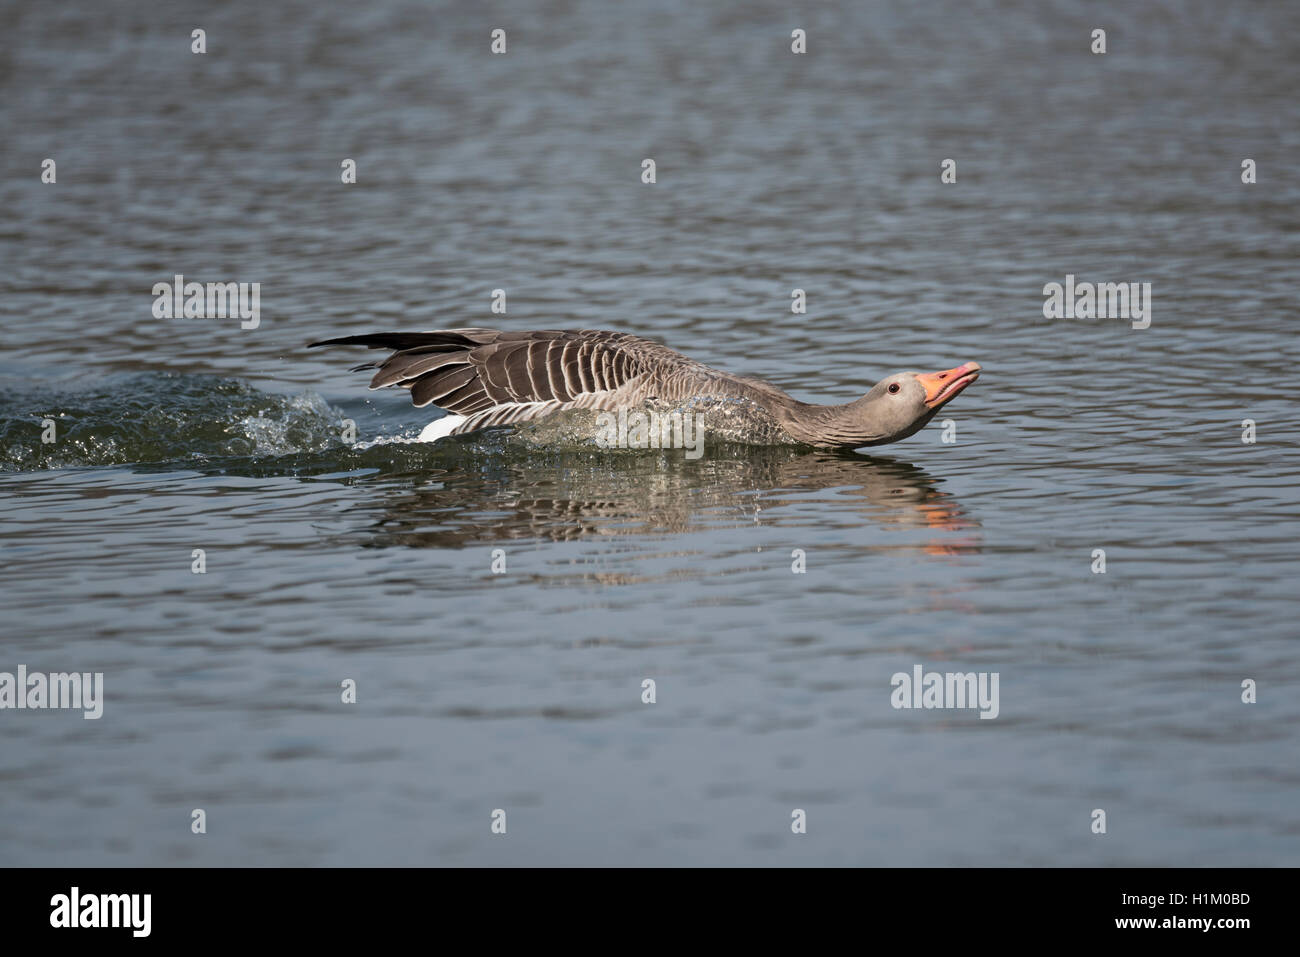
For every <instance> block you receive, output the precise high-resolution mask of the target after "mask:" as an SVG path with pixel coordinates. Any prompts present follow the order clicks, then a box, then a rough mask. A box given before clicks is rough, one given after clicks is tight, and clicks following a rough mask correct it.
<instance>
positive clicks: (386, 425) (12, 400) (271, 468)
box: [0, 373, 734, 474]
mask: <svg viewBox="0 0 1300 957" xmlns="http://www.w3.org/2000/svg"><path fill="white" fill-rule="evenodd" d="M403 398H404V397H403ZM399 408H400V409H401V414H402V417H403V422H402V423H401V425H398V426H396V427H394V425H393V423H391V422H386V421H384V420H383V419H382V418H381V417H379V416H376V415H374V414H372V415H371V417H370V418H369V419H367V420H365V421H363V422H361V423H359V424H355V425H352V422H351V418H350V417H349V415H348V413H347V412H345V411H343V410H342V409H339V408H337V407H335V406H332V405H330V404H329V403H328V402H326V401H325V400H324V399H323V398H322V397H321V396H319V395H317V394H316V393H314V392H312V391H307V392H304V393H302V394H299V395H280V394H276V393H269V392H263V391H261V390H259V389H257V388H255V387H254V386H252V385H251V384H249V383H247V382H245V381H243V380H240V379H233V378H222V377H216V376H202V375H177V374H171V373H138V374H131V375H119V376H110V377H106V378H104V379H102V380H99V381H97V382H95V383H92V384H90V385H81V384H79V385H77V386H76V387H61V386H51V385H42V386H32V385H30V384H28V383H23V384H21V385H8V384H0V472H35V471H44V470H52V469H67V468H86V467H96V466H131V467H136V468H147V469H149V470H156V469H167V468H174V469H193V470H198V471H212V470H216V471H229V472H235V473H245V474H304V473H310V474H319V473H336V472H348V471H362V472H365V471H376V470H377V471H382V472H391V471H394V470H397V471H401V470H408V469H409V470H419V469H429V468H446V467H454V466H457V465H459V466H461V467H463V466H464V465H465V464H466V463H467V462H470V461H473V462H476V463H479V464H484V463H488V462H491V461H493V460H499V459H500V458H501V457H502V456H513V455H526V456H533V457H535V456H536V455H538V454H541V453H563V454H573V453H585V454H586V455H588V456H608V455H619V454H623V455H626V454H660V455H662V454H665V452H663V451H661V450H659V449H650V450H648V453H647V450H642V449H635V448H633V449H626V448H624V449H617V448H614V449H604V448H600V447H598V445H597V442H596V436H597V434H598V433H599V431H600V426H599V422H598V418H597V414H596V413H593V412H589V411H576V412H572V413H569V412H566V413H560V414H557V415H552V416H548V417H547V418H545V419H541V420H538V421H536V422H530V423H526V424H523V425H520V426H516V427H512V428H494V429H487V430H483V431H480V432H476V433H472V434H470V435H460V436H451V437H449V438H443V439H440V440H439V441H437V442H432V443H431V442H422V441H420V433H421V431H422V427H424V426H425V424H426V423H427V422H428V418H427V416H426V414H425V413H426V410H415V409H411V408H410V406H407V405H401V406H399ZM708 414H709V419H710V422H711V423H719V424H720V425H721V426H722V430H721V433H718V432H717V431H716V430H715V431H714V432H713V433H712V434H710V435H709V436H708V438H709V440H710V443H711V444H712V443H713V440H717V441H718V442H721V443H726V442H727V441H728V439H734V436H731V435H730V434H729V433H728V431H727V427H726V423H727V414H728V410H727V409H725V408H721V409H720V408H717V407H714V408H712V409H710V410H709V411H708ZM362 418H363V419H364V416H362ZM413 419H414V420H415V422H418V423H419V424H415V422H412V420H413ZM438 421H441V420H438ZM350 426H351V428H350ZM367 433H369V434H367ZM375 433H379V434H375Z"/></svg>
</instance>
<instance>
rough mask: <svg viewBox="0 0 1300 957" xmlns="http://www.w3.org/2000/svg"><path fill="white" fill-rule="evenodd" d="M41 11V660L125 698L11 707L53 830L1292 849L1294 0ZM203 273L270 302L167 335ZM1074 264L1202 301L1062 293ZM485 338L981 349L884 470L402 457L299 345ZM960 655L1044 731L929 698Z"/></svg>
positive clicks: (792, 362)
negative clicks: (470, 333) (897, 704)
mask: <svg viewBox="0 0 1300 957" xmlns="http://www.w3.org/2000/svg"><path fill="white" fill-rule="evenodd" d="M0 14H2V16H3V21H4V27H3V31H2V33H3V39H0V128H2V129H3V133H4V136H3V139H2V140H0V209H2V210H3V213H2V214H0V292H2V293H3V295H0V330H2V333H0V334H2V336H3V340H2V341H3V349H2V352H0V519H2V524H0V560H2V562H3V565H2V568H3V571H2V573H0V574H2V578H0V608H2V613H0V672H14V671H15V670H16V669H17V667H18V666H19V665H25V666H26V667H27V668H28V669H29V670H30V671H43V672H60V671H78V672H91V673H94V672H102V673H103V675H104V678H103V681H104V711H103V716H102V717H101V718H100V719H98V720H85V719H83V718H82V716H81V713H80V712H78V711H57V710H21V711H20V710H0V863H3V864H13V865H17V864H27V865H31V864H38V865H39V864H74V865H83V864H84V865H112V864H125V865H146V864H195V865H197V864H215V865H234V864H254V865H276V864H309V865H349V864H402V865H414V864H449V865H475V864H488V865H504V864H527V865H534V864H578V865H588V864H615V865H624V864H652V865H668V864H691V865H700V864H739V865H779V864H798V865H811V864H830V865H858V864H872V865H874V864H885V865H973V864H985V865H1059V864H1085V865H1120V864H1156V865H1220V864H1238V865H1287V864H1290V865H1294V864H1296V863H1298V862H1300V801H1298V800H1297V794H1298V791H1300V770H1297V758H1298V757H1300V747H1297V745H1298V743H1300V740H1298V738H1300V735H1298V732H1297V722H1298V720H1300V664H1298V663H1297V651H1300V624H1297V622H1300V601H1297V597H1296V589H1297V581H1298V580H1300V545H1298V544H1297V519H1300V477H1298V472H1300V451H1298V450H1300V417H1298V416H1297V406H1296V401H1295V389H1296V369H1297V367H1298V364H1300V345H1297V336H1296V322H1297V318H1298V311H1297V308H1296V295H1297V289H1298V288H1300V259H1298V256H1297V254H1298V253H1300V230H1298V228H1297V227H1298V225H1300V216H1298V215H1297V210H1300V184H1298V183H1297V178H1296V162H1295V159H1296V156H1298V155H1300V99H1298V98H1297V96H1296V88H1297V82H1296V81H1297V78H1298V74H1300V68H1298V66H1297V64H1298V63H1300V55H1298V54H1300V40H1298V39H1297V38H1300V6H1298V5H1296V4H1294V3H1275V4H1269V3H1258V4H1213V3H1140V4H1138V3H1114V4H1094V5H1088V6H1086V7H1084V6H1081V5H1077V4H1074V3H1070V2H1066V0H1059V2H1049V3H1019V2H989V3H967V2H960V0H952V2H942V3H916V4H896V3H886V2H866V3H842V4H816V5H812V4H805V5H802V6H799V5H790V4H783V3H775V2H754V3H745V4H735V3H721V2H716V3H715V2H655V3H651V2H645V3H629V4H608V3H601V2H597V0H572V2H547V3H523V2H519V3H489V4H469V3H464V4H421V3H400V2H368V3H365V4H356V5H349V6H340V5H336V4H313V3H305V2H298V3H284V4H279V3H275V4H269V3H254V2H247V0H238V2H232V3H226V4H219V5H209V4H189V3H169V4H147V3H90V2H80V3H59V4H41V3H34V2H31V3H8V4H4V5H3V7H0ZM195 28H202V29H204V30H205V31H206V53H203V54H196V53H193V52H191V42H192V41H191V31H192V30H194V29H195ZM495 28H501V29H504V30H505V31H506V38H507V48H506V52H505V53H504V54H503V55H494V54H493V53H492V52H491V51H490V49H489V46H490V42H491V36H490V35H491V31H492V30H493V29H495ZM796 28H798V29H803V30H805V31H806V33H807V44H808V46H807V52H806V53H804V54H795V53H793V52H791V48H790V47H791V42H792V41H791V32H792V30H794V29H796ZM1095 28H1103V29H1105V30H1106V38H1107V51H1106V53H1105V54H1094V53H1092V52H1091V50H1090V46H1091V44H1092V42H1093V41H1092V40H1091V34H1092V31H1093V30H1094V29H1095ZM47 158H50V159H53V160H54V161H55V163H56V167H55V168H56V178H55V182H53V183H46V182H42V162H43V160H45V159H47ZM646 158H653V159H654V160H655V162H656V167H657V181H656V182H655V183H654V184H644V183H642V181H641V173H642V161H643V160H644V159H646ZM345 159H353V160H355V162H356V167H357V181H356V183H355V184H348V185H345V184H343V183H342V182H341V164H342V163H343V161H344V160H345ZM946 159H952V160H954V161H955V163H956V182H952V183H945V182H942V181H941V172H942V169H941V166H942V164H943V162H944V160H946ZM1246 159H1251V160H1253V161H1254V164H1255V170H1256V179H1257V181H1256V182H1254V183H1243V182H1242V173H1243V169H1242V163H1243V161H1244V160H1246ZM175 274H183V275H184V276H185V277H186V278H187V279H193V280H198V281H232V282H259V283H260V284H261V286H260V290H261V292H260V297H261V298H260V310H261V313H260V324H259V325H258V326H257V327H256V328H250V329H243V328H241V326H240V323H239V322H238V321H237V320H231V319H188V320H187V319H158V318H155V317H154V315H153V314H152V307H153V301H154V299H153V295H152V294H151V288H152V286H153V285H154V284H155V283H157V282H164V281H169V280H171V278H172V277H173V276H174V275H175ZM1067 275H1074V276H1076V277H1077V278H1078V280H1079V281H1092V282H1139V283H1150V284H1151V288H1152V301H1151V311H1150V315H1149V318H1150V320H1151V321H1150V326H1149V327H1148V328H1145V329H1136V328H1133V326H1132V324H1131V323H1130V322H1129V321H1126V320H1123V319H1117V318H1107V319H1101V318H1097V319H1089V318H1074V319H1066V318H1061V319H1048V318H1045V317H1044V313H1043V304H1044V295H1043V287H1044V285H1045V284H1047V283H1051V282H1061V283H1064V282H1065V277H1066V276H1067ZM498 288H500V289H504V290H505V292H506V297H507V311H506V313H505V314H499V313H493V312H492V308H491V307H492V291H493V290H494V289H498ZM796 288H799V289H803V290H804V291H805V293H806V296H807V312H806V314H802V315H800V314H794V313H792V312H791V301H792V299H791V297H792V290H794V289H796ZM465 325H479V326H496V327H501V328H507V329H531V328H584V327H585V328H610V329H617V330H623V331H631V332H639V333H642V334H644V335H648V336H652V337H655V338H658V339H660V340H662V341H664V342H666V343H668V344H669V345H672V346H674V347H676V348H678V349H681V350H682V351H685V352H687V353H689V354H690V355H692V356H694V357H695V358H698V359H701V360H703V361H705V362H709V363H711V364H713V365H717V366H719V367H722V368H725V369H728V370H730V371H735V372H743V373H748V374H753V375H758V376H762V377H764V378H767V379H768V380H770V381H772V382H774V383H775V384H777V385H779V386H781V387H783V388H785V389H787V390H789V391H791V392H792V393H793V394H795V395H796V396H797V397H799V398H801V399H804V400H808V401H820V402H841V401H847V400H849V399H853V398H856V397H857V396H858V395H860V394H861V393H862V392H864V391H865V390H866V389H867V388H868V387H869V386H870V384H871V383H873V382H875V381H876V380H877V379H879V378H881V377H882V376H883V375H885V374H887V373H889V372H893V371H897V370H904V369H919V370H933V369H945V368H949V367H951V366H955V365H957V364H958V363H960V362H964V361H967V360H976V361H979V362H980V363H982V364H983V366H984V368H985V370H986V371H985V373H984V376H983V378H982V379H981V380H980V381H979V382H978V383H977V384H976V385H975V386H973V387H971V388H970V389H969V390H967V391H966V392H965V393H964V394H963V395H961V396H960V397H959V398H958V399H957V400H956V401H955V402H953V403H952V404H951V405H950V406H948V407H947V408H946V409H945V410H944V412H943V413H942V415H941V416H940V418H938V419H936V420H935V421H934V422H933V423H932V424H931V425H930V426H929V427H928V428H926V429H925V430H924V431H922V432H921V433H919V434H917V435H916V436H914V437H912V438H910V439H908V440H906V441H904V442H901V443H899V444H896V445H890V446H884V447H879V448H875V449H871V450H869V451H870V452H871V453H872V454H871V455H869V456H868V455H865V454H854V453H846V454H837V453H827V452H806V451H799V450H792V449H777V448H743V447H726V446H722V445H714V446H711V447H710V446H708V445H706V453H705V454H704V455H703V457H701V458H700V459H698V460H688V459H687V458H685V456H684V455H683V454H682V453H681V452H680V451H667V452H653V451H652V452H645V453H631V452H624V453H614V452H605V451H601V450H598V449H595V448H586V447H572V446H570V447H561V448H538V447H536V444H535V443H534V444H530V443H528V442H525V441H522V440H521V437H519V436H510V435H496V434H494V435H488V436H482V437H477V438H469V439H463V440H457V441H452V442H448V443H441V444H439V445H437V446H429V445H420V444H412V443H409V442H402V441H395V440H400V439H404V438H406V439H409V438H410V437H412V436H414V435H415V434H417V433H418V431H419V429H420V428H421V427H422V426H423V425H424V424H425V423H426V422H427V421H428V420H429V419H430V418H431V411H430V410H417V409H413V408H412V407H411V406H410V403H409V400H408V397H407V395H406V393H404V392H400V391H396V390H389V391H385V392H375V393H370V392H367V391H366V389H365V385H366V382H367V378H366V375H365V374H364V373H349V372H348V371H347V370H348V367H349V366H350V365H352V364H353V363H355V362H360V361H365V360H366V359H368V358H373V355H370V354H366V353H365V352H364V351H361V350H353V351H349V350H341V351H338V350H312V351H310V352H308V351H306V350H305V349H304V348H303V347H304V344H305V343H306V342H308V341H310V340H313V339H318V338H324V337H327V336H339V335H348V334H353V333H360V332H366V331H378V330H393V329H434V328H445V327H448V326H465ZM1247 419H1249V420H1252V421H1253V422H1254V423H1255V425H1254V441H1253V442H1248V441H1243V435H1244V433H1245V432H1246V430H1247V428H1248V427H1247V426H1243V421H1244V420H1247ZM44 420H50V421H52V422H53V423H54V429H53V434H54V441H52V442H43V441H42V435H43V434H44V433H46V432H48V431H49V426H48V425H47V424H43V422H44ZM346 420H352V421H353V422H355V424H356V428H357V431H358V439H359V440H360V441H359V443H358V445H357V446H356V447H350V446H349V445H347V444H345V443H344V442H343V441H342V440H341V438H340V435H341V433H342V431H343V429H344V428H345V427H346ZM944 420H950V424H949V426H948V431H949V433H950V435H949V437H950V438H954V439H955V440H954V441H949V442H945V441H944V440H943V439H944V425H943V421H944ZM954 431H955V435H953V434H951V433H953V432H954ZM1247 437H1249V436H1247ZM1099 549H1100V550H1102V551H1104V553H1105V571H1104V573H1098V571H1097V570H1096V569H1098V567H1099V566H1098V564H1097V559H1096V558H1095V557H1094V555H1095V553H1096V551H1097V550H1099ZM195 550H202V552H203V556H204V561H205V563H206V564H205V569H206V570H205V571H204V572H203V573H202V574H196V573H195V572H194V571H193V570H192V569H193V566H194V563H195V561H196V559H195V558H194V553H195ZM800 554H802V561H803V563H804V564H805V567H806V571H804V572H803V573H796V572H795V571H794V570H793V569H794V568H795V567H797V564H798V562H799V561H800V558H799V555H800ZM494 562H496V563H497V570H498V571H500V570H501V567H502V566H501V563H502V562H503V563H504V571H503V573H500V574H497V573H494ZM916 665H920V666H922V667H923V669H924V670H926V671H938V672H987V673H996V674H997V675H998V676H999V680H1000V684H999V688H1000V692H999V694H1000V697H999V712H998V716H997V717H996V718H994V719H991V720H987V719H981V718H980V717H979V716H978V713H977V712H976V711H973V710H969V709H968V710H900V709H895V708H894V707H893V706H892V705H891V691H892V689H891V677H892V676H893V675H894V674H895V673H896V672H906V673H910V672H911V671H912V669H913V667H914V666H916ZM347 679H352V680H353V681H355V683H356V689H357V690H356V695H357V700H356V703H355V704H345V703H343V701H342V700H341V696H342V691H341V684H342V683H343V682H344V681H345V680H347ZM646 679H652V680H653V681H654V682H655V686H654V687H655V701H654V703H652V704H648V703H644V702H643V700H642V695H643V691H642V688H643V682H644V681H645V680H646ZM1248 681H1250V682H1254V683H1255V696H1256V701H1255V703H1245V702H1243V700H1242V699H1243V695H1244V694H1246V692H1244V691H1243V682H1248ZM1246 696H1247V697H1249V695H1246ZM195 809H203V810H204V811H205V812H206V833H204V834H195V833H192V829H191V822H192V812H193V811H194V810H195ZM497 809H500V810H503V811H504V812H505V814H506V820H507V827H506V833H505V834H494V833H493V831H492V822H493V812H494V811H496V810H497ZM795 809H802V810H803V811H805V812H806V816H807V833H806V834H796V833H793V831H792V826H791V824H792V813H793V812H794V810H795ZM1097 810H1102V811H1104V812H1105V823H1106V832H1105V833H1104V834H1101V833H1094V827H1095V825H1094V821H1095V820H1096V815H1095V813H1094V812H1095V811H1097Z"/></svg>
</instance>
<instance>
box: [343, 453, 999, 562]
mask: <svg viewBox="0 0 1300 957" xmlns="http://www.w3.org/2000/svg"><path fill="white" fill-rule="evenodd" d="M398 478H399V477H398V476H390V477H389V479H388V481H389V482H392V481H393V480H395V479H398ZM409 479H410V475H407V476H405V481H404V482H403V484H402V485H401V486H400V487H397V486H396V485H393V487H392V488H391V489H390V491H389V494H388V496H387V498H386V499H385V500H384V501H383V503H382V513H381V515H380V517H379V518H378V519H376V520H374V521H373V522H371V523H370V524H368V525H367V526H365V527H364V528H360V529H357V530H355V532H354V533H353V535H355V536H356V537H359V538H360V542H359V543H360V544H362V545H366V546H370V547H378V548H383V547H391V546H407V547H412V548H461V547H465V546H470V545H481V544H484V543H490V542H501V541H519V540H541V541H553V542H560V541H580V540H591V539H600V538H616V537H620V536H655V535H659V534H683V533H690V532H697V531H705V530H707V529H716V528H720V527H736V526H739V525H757V526H784V527H787V528H789V527H795V528H797V527H800V526H802V525H807V524H810V521H809V520H808V519H807V518H805V517H804V516H803V515H802V514H801V512H800V506H804V505H807V504H809V503H819V504H820V505H821V506H823V509H822V510H821V511H820V513H819V516H818V518H817V519H816V522H817V523H818V524H822V523H824V522H825V521H826V516H825V511H824V509H825V507H826V506H829V507H830V508H831V509H833V510H835V511H836V512H838V513H839V515H838V519H839V521H840V522H842V523H843V525H844V526H845V527H851V526H853V525H856V524H859V523H860V522H861V521H862V520H866V521H868V522H871V523H874V524H875V525H878V526H885V527H892V528H901V529H919V530H931V531H934V532H942V533H949V532H955V531H960V530H963V529H974V528H977V527H978V522H976V521H975V520H974V519H973V518H971V517H970V516H969V515H968V514H967V512H966V510H965V509H963V508H962V506H961V505H960V504H959V503H958V502H957V500H956V499H955V498H954V497H953V495H952V494H951V493H949V492H946V491H943V490H942V489H941V488H940V487H939V485H940V480H939V479H937V478H935V477H934V476H932V475H930V474H929V473H927V472H926V471H925V470H924V469H922V468H919V467H918V466H916V465H913V464H911V463H909V462H905V461H902V460H899V459H894V458H888V457H880V456H865V455H857V454H854V453H841V452H812V453H801V452H798V451H796V450H790V449H762V450H755V449H746V450H745V451H744V452H743V453H740V454H736V455H732V456H725V457H720V456H717V455H714V456H711V457H709V458H708V459H704V460H699V461H695V462H689V461H684V460H683V459H681V458H680V457H672V456H668V455H663V456H657V455H646V454H626V453H625V454H622V455H605V456H597V457H594V458H583V459H579V460H577V461H567V462H566V461H559V462H550V463H548V464H547V466H546V467H538V465H537V464H536V463H534V464H532V465H530V466H515V465H499V466H498V467H496V468H494V469H492V470H490V471H488V472H481V471H480V472H473V473H469V472H460V471H457V470H447V471H441V472H439V473H434V474H430V473H427V472H426V473H424V476H423V481H422V482H421V484H418V485H414V486H413V485H411V484H410V483H409ZM977 544H978V543H977V542H976V541H972V540H971V537H970V536H959V537H957V538H954V537H952V536H947V535H945V536H943V537H937V538H936V539H935V540H934V542H933V543H932V544H930V545H928V546H927V551H933V552H936V553H948V552H950V551H957V550H967V551H968V550H970V549H971V548H972V547H973V546H976V545H977Z"/></svg>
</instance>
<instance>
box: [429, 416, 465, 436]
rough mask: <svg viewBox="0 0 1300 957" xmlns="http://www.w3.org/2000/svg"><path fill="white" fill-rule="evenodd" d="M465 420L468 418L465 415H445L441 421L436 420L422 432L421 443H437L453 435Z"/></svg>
mask: <svg viewBox="0 0 1300 957" xmlns="http://www.w3.org/2000/svg"><path fill="white" fill-rule="evenodd" d="M465 419H466V416H463V415H444V416H443V417H442V418H441V419H434V420H433V421H432V422H430V423H429V424H428V425H426V426H425V427H424V430H423V431H421V432H420V438H419V441H421V442H436V441H437V440H438V439H441V438H445V437H446V436H448V435H451V432H452V430H453V429H454V428H456V426H458V425H460V424H461V423H462V422H464V421H465Z"/></svg>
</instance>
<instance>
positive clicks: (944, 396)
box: [916, 362, 980, 409]
mask: <svg viewBox="0 0 1300 957" xmlns="http://www.w3.org/2000/svg"><path fill="white" fill-rule="evenodd" d="M979 377H980V364H979V363H978V362H967V363H965V364H964V365H959V366H958V367H957V368H955V369H949V370H948V371H947V372H919V373H917V376H916V381H917V382H919V383H921V385H923V386H924V387H925V404H926V405H927V406H929V407H930V408H931V409H937V408H939V406H941V405H943V404H944V403H945V402H948V401H950V400H951V399H954V398H956V396H957V393H959V392H961V390H962V389H964V388H966V386H968V385H970V384H971V383H972V382H974V381H975V380H976V379H978V378H979Z"/></svg>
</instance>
